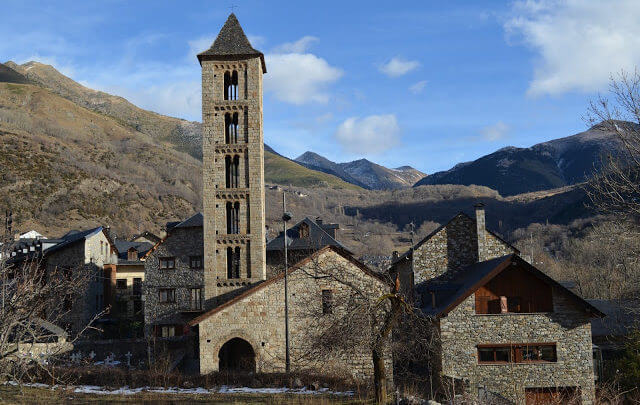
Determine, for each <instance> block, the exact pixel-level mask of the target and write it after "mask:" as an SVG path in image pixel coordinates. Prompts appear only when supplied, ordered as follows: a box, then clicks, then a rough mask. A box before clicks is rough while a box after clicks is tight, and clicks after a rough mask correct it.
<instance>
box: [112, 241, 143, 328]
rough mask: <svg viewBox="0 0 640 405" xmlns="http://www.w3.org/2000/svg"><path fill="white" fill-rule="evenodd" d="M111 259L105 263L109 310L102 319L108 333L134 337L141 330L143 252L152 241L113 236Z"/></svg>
mask: <svg viewBox="0 0 640 405" xmlns="http://www.w3.org/2000/svg"><path fill="white" fill-rule="evenodd" d="M113 247H114V251H113V254H114V256H115V258H114V260H111V262H110V263H107V264H105V265H104V284H105V286H104V291H105V293H104V294H105V302H106V305H108V306H109V308H110V310H109V314H108V316H107V317H106V319H104V322H107V320H108V321H110V322H108V325H104V329H105V334H106V336H109V337H136V336H141V335H142V334H143V331H142V323H143V321H144V305H143V301H142V286H143V282H144V261H143V257H144V255H145V254H146V253H147V252H149V251H150V250H151V248H152V247H153V244H152V243H150V242H148V241H146V240H145V241H128V240H126V239H119V238H117V237H114V238H113Z"/></svg>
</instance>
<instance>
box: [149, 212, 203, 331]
mask: <svg viewBox="0 0 640 405" xmlns="http://www.w3.org/2000/svg"><path fill="white" fill-rule="evenodd" d="M167 225H168V226H167V236H165V238H164V239H162V240H161V241H160V242H158V243H157V244H156V245H155V246H154V247H153V248H152V249H151V250H149V251H148V252H147V253H146V254H145V256H144V269H145V276H144V277H145V278H144V280H145V283H144V287H143V289H144V298H145V299H144V322H145V334H146V335H147V336H157V337H165V338H170V337H175V336H182V335H183V334H184V330H185V325H186V324H187V322H189V321H190V320H191V319H193V318H194V317H195V315H196V314H198V313H200V312H202V311H203V310H204V308H205V307H204V302H203V297H204V295H203V289H204V263H203V246H204V244H203V240H202V214H200V213H198V214H195V215H193V216H191V217H190V218H188V219H186V220H184V221H182V222H178V223H170V224H167Z"/></svg>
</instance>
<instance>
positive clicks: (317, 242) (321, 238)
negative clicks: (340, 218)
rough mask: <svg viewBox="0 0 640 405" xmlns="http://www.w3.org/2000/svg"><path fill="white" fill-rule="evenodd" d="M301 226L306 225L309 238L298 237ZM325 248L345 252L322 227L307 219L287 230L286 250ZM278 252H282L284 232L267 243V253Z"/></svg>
mask: <svg viewBox="0 0 640 405" xmlns="http://www.w3.org/2000/svg"><path fill="white" fill-rule="evenodd" d="M302 224H306V225H307V226H308V227H309V236H307V237H304V238H301V237H300V227H301V226H303V225H302ZM323 225H324V224H323ZM330 225H331V224H330ZM328 229H330V228H328ZM325 246H337V247H340V248H342V249H345V250H347V249H346V248H345V247H344V246H343V245H342V244H341V243H340V242H338V241H337V240H336V239H335V238H333V237H332V236H331V235H329V234H328V233H327V231H325V228H324V226H322V225H318V223H316V222H315V221H314V220H312V219H310V218H309V217H306V218H304V219H303V220H302V221H300V222H298V223H297V224H295V225H294V226H292V227H291V228H288V229H287V249H290V250H310V249H311V250H314V249H315V250H317V249H320V248H323V247H325ZM280 250H284V232H280V234H279V235H278V236H277V237H275V238H273V239H272V240H270V241H269V243H267V251H280Z"/></svg>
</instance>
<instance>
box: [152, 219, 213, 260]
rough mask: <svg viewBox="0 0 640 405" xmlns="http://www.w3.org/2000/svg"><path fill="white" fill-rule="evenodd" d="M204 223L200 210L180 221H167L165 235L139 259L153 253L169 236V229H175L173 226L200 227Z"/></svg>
mask: <svg viewBox="0 0 640 405" xmlns="http://www.w3.org/2000/svg"><path fill="white" fill-rule="evenodd" d="M203 223H204V217H203V216H202V213H201V212H198V213H196V214H193V215H192V216H190V217H189V218H187V219H185V220H184V221H182V222H179V221H174V222H168V223H167V235H166V236H165V237H164V238H162V239H160V240H159V241H158V242H157V243H156V244H155V245H153V247H152V248H151V249H149V250H148V251H147V252H146V253H145V254H144V256H142V257H141V258H140V259H141V260H145V259H146V258H147V257H149V255H151V253H153V251H154V250H156V249H157V248H158V246H160V245H162V244H163V243H164V241H165V240H167V238H168V237H170V236H171V230H173V229H175V228H187V229H188V228H198V227H202V226H203Z"/></svg>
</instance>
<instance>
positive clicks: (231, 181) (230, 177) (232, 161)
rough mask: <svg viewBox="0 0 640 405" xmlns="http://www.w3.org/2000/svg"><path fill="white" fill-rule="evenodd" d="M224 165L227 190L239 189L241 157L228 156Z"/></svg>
mask: <svg viewBox="0 0 640 405" xmlns="http://www.w3.org/2000/svg"><path fill="white" fill-rule="evenodd" d="M224 163H225V172H226V184H227V188H237V187H238V177H239V171H240V157H239V156H237V155H236V156H234V157H233V158H232V157H231V156H227V157H226V158H225V160H224Z"/></svg>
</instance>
